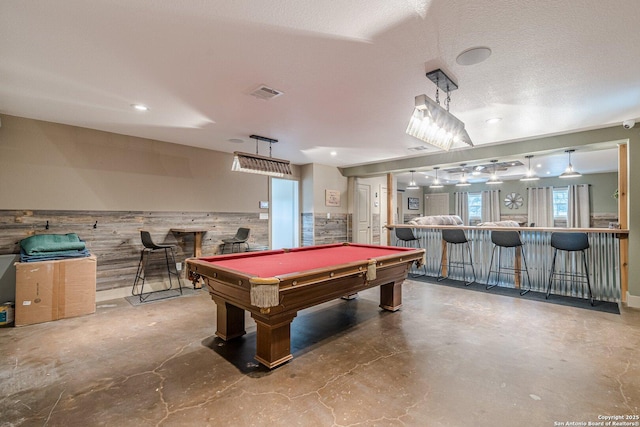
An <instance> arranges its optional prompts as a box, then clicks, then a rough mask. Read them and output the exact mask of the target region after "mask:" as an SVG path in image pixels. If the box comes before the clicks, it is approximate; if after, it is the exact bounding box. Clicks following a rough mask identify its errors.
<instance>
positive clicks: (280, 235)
mask: <svg viewBox="0 0 640 427" xmlns="http://www.w3.org/2000/svg"><path fill="white" fill-rule="evenodd" d="M270 205H271V221H270V223H271V230H270V234H271V248H272V249H282V248H297V247H298V246H300V204H299V202H298V181H295V180H290V179H279V178H271V203H270Z"/></svg>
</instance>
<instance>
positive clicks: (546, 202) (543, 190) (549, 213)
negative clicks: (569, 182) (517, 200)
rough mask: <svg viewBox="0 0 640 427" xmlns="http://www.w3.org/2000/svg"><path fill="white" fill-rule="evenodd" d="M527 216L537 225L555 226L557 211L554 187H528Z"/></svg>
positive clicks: (530, 221) (531, 222)
mask: <svg viewBox="0 0 640 427" xmlns="http://www.w3.org/2000/svg"><path fill="white" fill-rule="evenodd" d="M527 198H528V201H527V202H528V203H527V206H528V207H527V217H528V219H529V224H534V225H535V226H536V227H553V226H554V224H553V217H554V213H555V204H554V200H553V199H554V189H553V187H538V188H528V189H527Z"/></svg>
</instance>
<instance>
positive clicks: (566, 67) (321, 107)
mask: <svg viewBox="0 0 640 427" xmlns="http://www.w3.org/2000/svg"><path fill="white" fill-rule="evenodd" d="M639 20H640V1H637V0H616V1H615V2H613V1H602V0H573V1H557V0H535V1H534V0H532V1H523V0H521V1H516V0H501V1H496V0H473V1H470V0H467V1H462V0H433V1H428V0H367V1H355V0H353V1H347V0H339V1H337V0H316V1H313V2H307V1H299V0H272V1H258V0H251V1H249V0H234V1H228V0H207V1H201V0H153V1H152V0H136V1H130V0H92V1H86V0H57V1H51V2H45V1H3V2H0V113H5V114H11V115H16V116H22V117H29V118H34V119H40V120H46V121H53V122H59V123H66V124H71V125H76V126H82V127H88V128H93V129H99V130H105V131H110V132H117V133H122V134H126V135H133V136H139V137H146V138H152V139H157V140H161V141H168V142H173V143H178V144H185V145H191V146H196V147H202V148H208V149H213V150H220V151H226V152H232V151H236V150H239V151H249V152H253V151H254V150H255V145H254V142H253V141H252V140H250V139H249V135H251V134H258V135H263V136H266V137H270V138H275V139H278V140H279V141H280V142H279V143H278V144H276V145H275V146H274V148H273V155H274V157H280V158H287V159H290V160H291V161H292V162H293V163H296V164H304V163H310V162H316V163H322V164H327V165H335V166H348V165H353V164H361V163H368V162H375V161H379V160H383V159H390V158H402V157H408V156H417V155H424V154H428V153H430V152H436V151H437V149H435V148H433V147H430V148H428V149H427V150H425V151H415V150H414V149H415V148H416V147H418V146H421V145H423V144H422V143H421V142H420V141H418V140H417V139H414V138H412V137H410V136H408V135H406V134H405V132H404V131H405V128H406V125H407V122H408V119H409V116H410V114H411V112H412V109H413V98H414V96H415V95H418V94H421V93H425V94H427V95H428V96H430V97H434V95H435V86H434V85H433V83H431V82H430V81H429V80H428V79H427V78H426V77H425V71H430V70H433V69H436V68H442V69H443V70H445V71H446V72H447V74H449V76H451V77H452V78H453V79H454V80H455V81H456V82H457V83H458V85H459V89H458V90H456V91H454V92H452V94H451V96H452V100H451V112H452V113H453V114H455V115H456V116H457V117H458V118H460V119H461V120H462V121H463V122H465V124H466V128H467V131H468V132H469V135H470V136H471V138H472V139H473V141H474V143H475V144H476V145H481V144H487V143H502V142H509V141H515V140H522V139H527V138H532V137H536V136H541V135H549V134H557V133H567V132H571V131H576V130H584V129H592V128H597V127H602V126H609V125H616V124H617V125H619V124H620V123H621V122H622V121H623V120H626V119H631V118H633V119H639V118H640V31H638V29H637V26H638V21H639ZM474 46H487V47H489V48H491V50H492V55H491V57H490V58H489V59H488V60H486V61H485V62H483V63H480V64H477V65H472V66H461V65H458V64H457V63H456V56H457V55H458V54H459V53H461V52H463V51H464V50H466V49H468V48H471V47H474ZM260 84H265V85H267V86H270V87H272V88H274V89H277V90H279V91H282V92H284V94H283V95H282V96H279V97H277V98H274V99H272V100H269V101H264V100H260V99H257V98H255V97H253V96H251V95H249V93H250V92H251V91H252V90H253V89H255V88H256V87H258V86H259V85H260ZM133 103H143V104H146V105H148V106H149V108H150V110H149V111H147V112H144V113H142V112H137V111H134V110H133V109H132V108H131V104H133ZM492 117H501V118H502V121H500V122H499V123H497V124H495V125H488V124H486V123H485V121H486V120H487V119H489V118H492ZM637 128H638V127H636V130H637ZM230 139H240V140H242V141H244V142H241V143H238V142H235V143H234V142H229V140H230ZM332 151H335V152H336V153H337V154H336V155H335V156H332V155H331V152H332ZM261 153H263V152H261ZM264 153H266V148H265V151H264Z"/></svg>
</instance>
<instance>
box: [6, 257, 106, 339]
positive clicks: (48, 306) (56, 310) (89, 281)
mask: <svg viewBox="0 0 640 427" xmlns="http://www.w3.org/2000/svg"><path fill="white" fill-rule="evenodd" d="M96 264H97V262H96V257H95V256H91V257H88V258H71V259H65V260H55V261H40V262H18V263H16V264H15V265H16V304H15V325H16V326H23V325H31V324H34V323H42V322H49V321H52V320H58V319H64V318H68V317H75V316H81V315H84V314H90V313H95V311H96Z"/></svg>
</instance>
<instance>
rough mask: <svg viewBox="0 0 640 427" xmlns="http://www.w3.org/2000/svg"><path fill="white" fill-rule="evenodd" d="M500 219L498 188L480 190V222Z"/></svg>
mask: <svg viewBox="0 0 640 427" xmlns="http://www.w3.org/2000/svg"><path fill="white" fill-rule="evenodd" d="M496 221H500V190H488V191H483V192H482V222H496Z"/></svg>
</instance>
